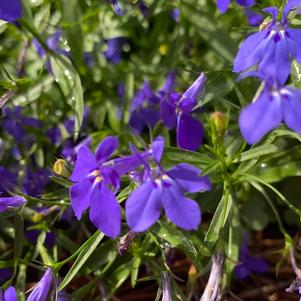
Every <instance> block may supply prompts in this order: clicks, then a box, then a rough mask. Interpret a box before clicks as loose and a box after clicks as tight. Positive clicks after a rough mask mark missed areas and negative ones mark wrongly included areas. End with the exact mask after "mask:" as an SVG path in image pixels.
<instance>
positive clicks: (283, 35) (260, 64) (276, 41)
mask: <svg viewBox="0 0 301 301" xmlns="http://www.w3.org/2000/svg"><path fill="white" fill-rule="evenodd" d="M300 7H301V1H300V0H290V1H288V2H287V4H286V5H285V7H284V9H283V12H282V19H281V20H278V19H277V15H278V9H277V8H276V7H268V8H265V9H264V11H265V12H266V13H269V14H271V15H272V20H271V21H270V22H269V23H268V24H267V25H266V27H265V28H264V29H262V30H261V31H259V32H257V33H254V34H252V35H250V36H249V37H248V38H247V39H246V40H245V41H244V42H243V43H242V45H241V47H240V48H239V51H238V53H237V55H236V57H235V59H234V63H233V71H234V72H237V73H238V72H243V71H246V70H247V69H249V68H251V67H255V66H257V69H258V71H259V72H262V73H264V74H266V75H267V76H269V77H272V78H276V79H277V81H278V82H279V83H280V84H284V83H285V82H286V80H287V78H288V76H289V74H290V70H291V60H292V59H295V60H297V61H298V62H299V63H301V47H300V44H301V30H300V29H295V28H290V27H289V20H288V14H289V12H290V11H291V10H292V9H296V8H300ZM296 13H300V10H299V11H298V10H297V12H296ZM279 70H281V72H279Z"/></svg>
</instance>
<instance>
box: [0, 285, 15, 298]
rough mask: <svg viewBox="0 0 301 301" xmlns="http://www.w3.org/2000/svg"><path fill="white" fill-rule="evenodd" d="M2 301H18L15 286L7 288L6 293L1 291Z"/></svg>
mask: <svg viewBox="0 0 301 301" xmlns="http://www.w3.org/2000/svg"><path fill="white" fill-rule="evenodd" d="M0 300H1V301H18V297H17V292H16V289H15V288H14V287H13V286H10V287H9V288H7V289H6V290H5V291H4V292H1V291H0Z"/></svg>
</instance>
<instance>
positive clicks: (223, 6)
mask: <svg viewBox="0 0 301 301" xmlns="http://www.w3.org/2000/svg"><path fill="white" fill-rule="evenodd" d="M229 4H230V0H216V6H217V9H218V10H219V12H220V13H221V14H223V13H224V12H225V11H226V10H227V9H228V7H229Z"/></svg>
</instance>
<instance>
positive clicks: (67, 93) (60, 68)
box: [50, 55, 84, 137]
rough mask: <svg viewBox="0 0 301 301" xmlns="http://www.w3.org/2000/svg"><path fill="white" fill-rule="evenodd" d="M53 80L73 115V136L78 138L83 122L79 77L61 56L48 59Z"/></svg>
mask: <svg viewBox="0 0 301 301" xmlns="http://www.w3.org/2000/svg"><path fill="white" fill-rule="evenodd" d="M50 63H51V69H52V73H53V75H54V80H55V81H56V82H57V84H58V85H59V87H60V89H61V91H62V93H63V95H64V97H65V99H66V101H67V103H68V104H69V106H70V107H71V108H72V109H73V112H74V115H75V126H74V135H75V137H77V136H78V134H79V130H80V127H81V124H82V121H83V111H84V99H83V88H82V84H81V80H80V77H79V75H78V73H77V72H76V70H75V69H74V67H73V66H72V64H71V63H70V61H69V60H68V59H67V58H66V57H63V56H58V55H55V56H54V55H53V56H51V57H50Z"/></svg>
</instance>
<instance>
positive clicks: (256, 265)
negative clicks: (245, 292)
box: [234, 235, 269, 279]
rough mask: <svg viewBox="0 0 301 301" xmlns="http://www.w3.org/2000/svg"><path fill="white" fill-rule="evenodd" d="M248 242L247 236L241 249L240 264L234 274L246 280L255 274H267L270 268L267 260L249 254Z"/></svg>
mask: <svg viewBox="0 0 301 301" xmlns="http://www.w3.org/2000/svg"><path fill="white" fill-rule="evenodd" d="M247 242H248V236H247V235H246V236H245V237H244V240H243V243H242V246H241V248H240V253H239V261H240V263H239V264H238V265H237V266H236V267H235V269H234V274H235V276H236V277H237V278H239V279H245V278H247V277H248V276H249V275H250V274H251V273H253V272H254V273H258V274H260V273H265V272H267V270H268V268H269V266H268V264H267V263H266V261H265V260H263V259H261V258H258V257H254V256H251V255H250V254H249V249H248V243H247Z"/></svg>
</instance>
